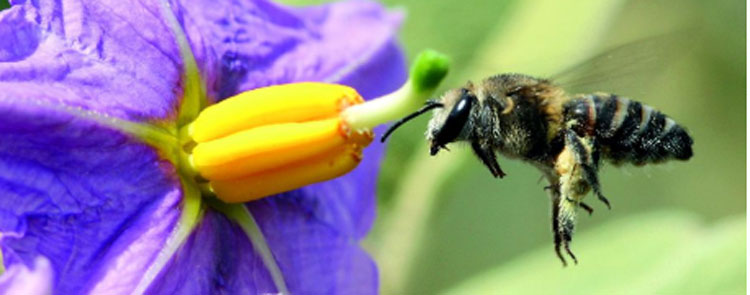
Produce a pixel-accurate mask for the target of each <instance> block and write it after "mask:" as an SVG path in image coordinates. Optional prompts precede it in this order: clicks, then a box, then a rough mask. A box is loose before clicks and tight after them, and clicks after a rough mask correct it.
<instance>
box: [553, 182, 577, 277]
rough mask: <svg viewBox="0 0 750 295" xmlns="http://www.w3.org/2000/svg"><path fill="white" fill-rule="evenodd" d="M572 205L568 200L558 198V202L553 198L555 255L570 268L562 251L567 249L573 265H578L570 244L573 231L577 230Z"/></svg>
mask: <svg viewBox="0 0 750 295" xmlns="http://www.w3.org/2000/svg"><path fill="white" fill-rule="evenodd" d="M557 196H559V194H557ZM572 205H573V203H572V202H570V201H568V200H567V199H566V198H559V197H558V198H557V202H555V201H554V198H553V205H552V231H553V232H554V234H555V253H556V254H557V258H559V259H560V261H562V264H563V266H568V263H567V261H565V258H564V256H563V254H562V251H561V250H562V249H565V252H566V253H567V254H568V256H570V258H572V259H573V263H575V264H578V259H577V258H576V255H575V254H573V251H572V250H570V242H571V241H572V240H573V230H574V229H575V215H570V209H571V207H573V206H572ZM566 207H567V208H566ZM561 248H562V249H561Z"/></svg>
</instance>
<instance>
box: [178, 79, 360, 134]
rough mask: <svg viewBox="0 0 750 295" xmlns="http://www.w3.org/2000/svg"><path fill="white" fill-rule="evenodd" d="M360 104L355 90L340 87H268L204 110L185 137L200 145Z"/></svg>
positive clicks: (306, 84) (327, 115)
mask: <svg viewBox="0 0 750 295" xmlns="http://www.w3.org/2000/svg"><path fill="white" fill-rule="evenodd" d="M362 102H363V100H362V97H361V96H360V95H359V94H358V93H357V91H356V90H354V89H352V88H351V87H347V86H343V85H336V84H326V83H316V82H303V83H294V84H285V85H275V86H269V87H264V88H259V89H255V90H252V91H246V92H243V93H240V94H238V95H236V96H233V97H230V98H228V99H225V100H223V101H222V102H221V103H218V104H215V105H212V106H210V107H208V108H206V109H205V110H203V111H202V112H201V113H200V115H198V118H196V119H195V121H194V122H193V123H192V124H191V125H190V127H188V134H189V136H190V137H192V139H193V140H194V141H195V142H199V143H200V142H205V141H208V140H212V139H216V138H219V137H223V136H226V135H229V134H232V133H235V132H238V131H242V130H247V129H250V128H253V127H257V126H266V125H271V124H277V123H291V122H306V121H312V120H317V119H322V118H331V117H333V116H338V113H339V112H340V111H341V110H343V109H345V108H347V107H348V106H350V105H354V104H359V103H362Z"/></svg>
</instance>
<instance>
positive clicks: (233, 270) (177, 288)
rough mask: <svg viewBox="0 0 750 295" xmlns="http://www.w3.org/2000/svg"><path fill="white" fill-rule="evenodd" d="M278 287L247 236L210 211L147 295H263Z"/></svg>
mask: <svg viewBox="0 0 750 295" xmlns="http://www.w3.org/2000/svg"><path fill="white" fill-rule="evenodd" d="M275 292H276V287H275V286H274V285H273V282H272V281H271V278H270V276H269V274H268V272H267V271H266V268H265V266H264V265H263V261H262V260H261V259H260V258H259V257H258V256H257V255H256V254H255V252H254V251H253V247H252V245H251V244H250V242H249V241H248V239H247V237H246V236H245V234H244V233H243V232H242V229H240V228H239V227H238V226H237V225H236V224H234V223H233V222H232V221H230V220H228V219H227V218H226V217H225V216H224V215H222V214H221V213H218V212H215V211H211V210H208V211H207V212H206V213H205V216H204V218H203V219H202V220H201V223H200V224H199V225H198V226H197V227H196V229H195V230H194V232H193V234H192V235H191V236H190V238H189V239H188V241H187V242H186V243H185V244H184V245H183V246H182V248H180V250H178V251H177V253H176V254H175V257H174V259H173V260H172V261H171V262H170V264H169V265H167V267H165V268H164V270H162V272H161V274H160V276H159V277H158V278H157V279H156V280H155V281H154V284H152V285H151V288H149V289H148V292H147V293H148V294H220V293H223V294H260V293H275Z"/></svg>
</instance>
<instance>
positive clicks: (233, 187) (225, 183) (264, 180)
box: [210, 145, 362, 203]
mask: <svg viewBox="0 0 750 295" xmlns="http://www.w3.org/2000/svg"><path fill="white" fill-rule="evenodd" d="M361 157H362V155H361V147H358V146H356V145H348V146H345V147H341V148H337V149H334V150H331V151H328V152H327V153H324V154H321V155H318V156H317V157H313V158H309V159H306V160H304V161H301V162H296V163H293V164H290V165H287V166H282V167H278V168H276V169H272V170H268V171H263V172H259V173H256V174H252V175H248V176H246V177H243V178H239V179H233V180H216V181H211V184H210V187H211V189H212V190H213V192H214V193H215V194H216V195H217V196H218V197H219V199H221V200H222V201H224V202H227V203H240V202H247V201H252V200H257V199H260V198H263V197H265V196H269V195H273V194H278V193H282V192H285V191H289V190H293V189H296V188H299V187H302V186H305V185H308V184H311V183H316V182H320V181H324V180H328V179H332V178H336V177H338V176H341V175H344V174H345V173H347V172H349V171H351V170H352V169H354V168H355V167H356V166H357V164H359V161H360V160H361V159H362V158H361Z"/></svg>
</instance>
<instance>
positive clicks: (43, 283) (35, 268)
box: [0, 256, 55, 294]
mask: <svg viewBox="0 0 750 295" xmlns="http://www.w3.org/2000/svg"><path fill="white" fill-rule="evenodd" d="M33 262H34V264H33V265H32V266H31V267H27V266H26V265H24V264H23V263H19V264H14V265H12V266H11V268H9V269H6V271H5V273H3V276H2V277H0V294H51V293H52V282H53V280H54V275H55V274H54V273H53V271H52V265H50V263H49V260H47V258H44V257H42V256H39V257H37V258H36V259H34V261H33Z"/></svg>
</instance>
